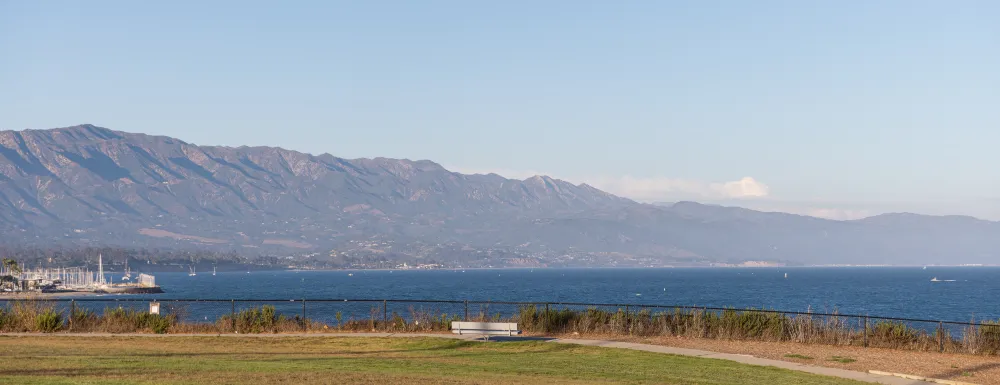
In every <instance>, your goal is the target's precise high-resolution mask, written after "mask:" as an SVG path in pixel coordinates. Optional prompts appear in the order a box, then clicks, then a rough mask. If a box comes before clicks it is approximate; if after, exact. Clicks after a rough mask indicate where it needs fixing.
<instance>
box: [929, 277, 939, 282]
mask: <svg viewBox="0 0 1000 385" xmlns="http://www.w3.org/2000/svg"><path fill="white" fill-rule="evenodd" d="M931 282H941V280H940V279H937V277H934V278H931Z"/></svg>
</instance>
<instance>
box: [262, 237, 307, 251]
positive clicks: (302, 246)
mask: <svg viewBox="0 0 1000 385" xmlns="http://www.w3.org/2000/svg"><path fill="white" fill-rule="evenodd" d="M264 244H265V245H280V246H287V247H294V248H296V249H308V248H310V247H313V245H310V244H308V243H305V242H299V241H293V240H290V239H265V240H264Z"/></svg>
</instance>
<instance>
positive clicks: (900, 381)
mask: <svg viewBox="0 0 1000 385" xmlns="http://www.w3.org/2000/svg"><path fill="white" fill-rule="evenodd" d="M0 336H11V337H37V338H58V337H149V338H171V337H223V338H284V337H304V338H326V337H391V338H415V337H434V338H448V339H458V340H466V341H474V340H480V339H482V338H481V337H480V336H477V335H457V334H444V333H440V334H436V333H308V334H112V333H52V334H39V333H0ZM492 339H493V340H499V341H531V340H542V341H546V342H549V343H557V344H574V345H585V346H598V347H605V348H618V349H630V350H641V351H644V352H653V353H664V354H674V355H679V356H691V357H701V358H710V359H718V360H728V361H735V362H739V363H741V364H747V365H757V366H774V367H778V368H782V369H788V370H795V371H799V372H806V373H812V374H818V375H823V376H831V377H840V378H847V379H851V380H857V381H863V382H869V383H875V384H887V385H927V384H928V382H924V381H916V380H908V379H905V378H900V377H893V376H881V375H875V374H870V373H862V372H855V371H851V370H844V369H837V368H827V367H823V366H813V365H803V364H798V363H794V362H787V361H779V360H771V359H767V358H759V357H754V356H749V355H743V354H729V353H716V352H710V351H705V350H695V349H684V348H674V347H669V346H660V345H648V344H637V343H631V342H616V341H605V340H583V339H560V338H545V337H492Z"/></svg>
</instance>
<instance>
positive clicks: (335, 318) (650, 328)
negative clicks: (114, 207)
mask: <svg viewBox="0 0 1000 385" xmlns="http://www.w3.org/2000/svg"><path fill="white" fill-rule="evenodd" d="M150 302H157V303H159V307H160V309H161V310H160V314H161V317H165V318H168V319H169V320H168V321H164V322H167V323H168V326H166V327H165V328H153V331H159V332H165V331H168V332H212V333H256V332H311V333H312V332H324V331H393V332H406V331H447V330H448V327H449V324H450V321H459V320H463V321H510V322H518V323H519V327H520V328H521V329H522V330H524V331H525V332H527V333H529V334H570V333H579V334H581V335H583V334H588V333H600V334H616V335H631V336H668V335H669V336H689V337H700V338H717V339H745V340H763V341H795V342H803V343H825V344H835V345H852V346H863V347H869V346H872V347H885V348H900V349H914V350H930V351H935V350H936V351H942V352H943V351H949V352H962V353H975V354H998V353H1000V323H996V322H975V321H966V322H962V321H944V320H931V319H916V318H900V317H885V316H872V315H855V314H838V313H816V312H796V311H781V310H767V309H734V308H720V307H704V306H685V305H648V304H614V303H580V302H509V301H474V300H462V301H455V300H452V301H447V300H412V299H350V298H348V299H308V298H306V299H156V298H75V299H65V298H60V299H9V298H7V299H0V331H32V330H33V329H32V328H31V327H30V325H23V322H22V325H19V328H18V327H15V326H13V324H12V323H11V321H9V320H8V321H4V318H3V317H5V314H6V316H7V317H8V319H13V318H9V317H12V316H13V314H15V313H16V312H17V311H18V310H17V309H16V308H17V306H20V307H21V308H22V309H21V310H20V311H22V312H24V311H25V310H24V308H32V309H35V310H36V311H39V312H40V311H42V310H44V309H51V310H52V311H53V312H54V313H57V314H60V315H61V322H62V323H61V324H60V325H61V326H60V327H59V328H57V330H60V331H110V332H125V331H149V330H150V326H149V325H148V324H146V323H143V322H152V321H148V320H146V318H148V317H147V316H146V315H147V314H148V313H149V310H150V309H149V303H150ZM3 309H6V310H3ZM268 309H269V310H268ZM109 317H110V318H109ZM116 317H117V318H116ZM129 317H132V318H129ZM143 317H145V318H143ZM22 318H23V317H22ZM133 318H134V320H132V321H127V322H126V321H125V320H126V319H133ZM140 318H141V320H140ZM109 320H117V321H116V322H117V323H115V325H111V321H109ZM136 320H138V321H136ZM143 320H145V321H143ZM130 322H132V323H134V325H133V324H130Z"/></svg>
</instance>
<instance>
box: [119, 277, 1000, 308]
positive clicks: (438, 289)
mask: <svg viewBox="0 0 1000 385" xmlns="http://www.w3.org/2000/svg"><path fill="white" fill-rule="evenodd" d="M786 273H787V274H788V276H787V278H786V277H785V274H786ZM935 277H936V278H938V279H939V280H942V281H941V282H932V281H931V279H932V278H935ZM998 277H1000V268H992V267H928V268H926V269H922V268H919V267H913V268H888V267H870V268H711V269H697V268H677V269H533V270H532V269H503V270H464V271H463V270H424V271H414V270H396V271H387V270H386V271H300V272H297V271H254V272H252V273H247V272H220V273H218V275H216V276H213V275H212V274H211V272H207V273H199V274H198V275H197V276H193V277H192V276H188V275H187V274H185V273H157V274H156V280H157V283H158V284H159V285H160V286H162V287H163V288H164V290H166V293H164V294H158V295H143V296H140V297H143V298H149V297H155V298H164V299H169V298H175V299H176V298H188V299H195V298H201V299H205V298H211V299H254V298H257V299H259V298H266V299H301V298H306V299H343V298H350V299H385V298H388V299H427V300H481V301H486V300H491V301H539V302H587V303H622V304H655V305H696V306H709V307H736V308H746V307H756V308H760V307H765V308H770V309H779V310H788V311H806V310H809V309H811V310H812V311H814V312H832V311H839V312H840V313H846V314H869V315H881V316H892V317H906V318H922V319H940V320H946V321H947V320H951V321H968V320H970V319H972V318H973V317H975V319H977V320H981V319H998V318H1000V304H998V302H997V299H998V298H1000V279H998ZM115 278H116V279H118V278H120V277H115ZM106 297H108V299H112V297H115V296H106ZM127 297H128V296H123V297H117V298H127ZM223 305H224V306H223ZM213 306H216V307H220V306H221V307H222V308H225V309H221V310H220V311H225V310H228V306H229V305H228V304H222V305H213ZM296 306H300V305H293V304H286V305H284V306H283V307H285V308H288V309H291V310H295V309H297V307H296ZM310 306H311V309H312V308H315V309H316V312H318V313H314V314H326V315H330V314H332V313H333V312H334V311H335V309H334V307H333V305H331V304H320V303H316V304H313V305H310ZM364 306H365V309H369V310H370V308H371V305H370V304H366V305H364ZM396 306H404V305H396ZM405 306H409V305H405ZM352 311H353V312H357V311H359V310H358V308H357V307H355V308H353V310H352ZM362 311H367V310H362ZM401 311H402V310H401ZM440 311H447V312H449V313H453V312H458V310H457V309H444V310H440ZM196 318H197V317H196Z"/></svg>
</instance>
